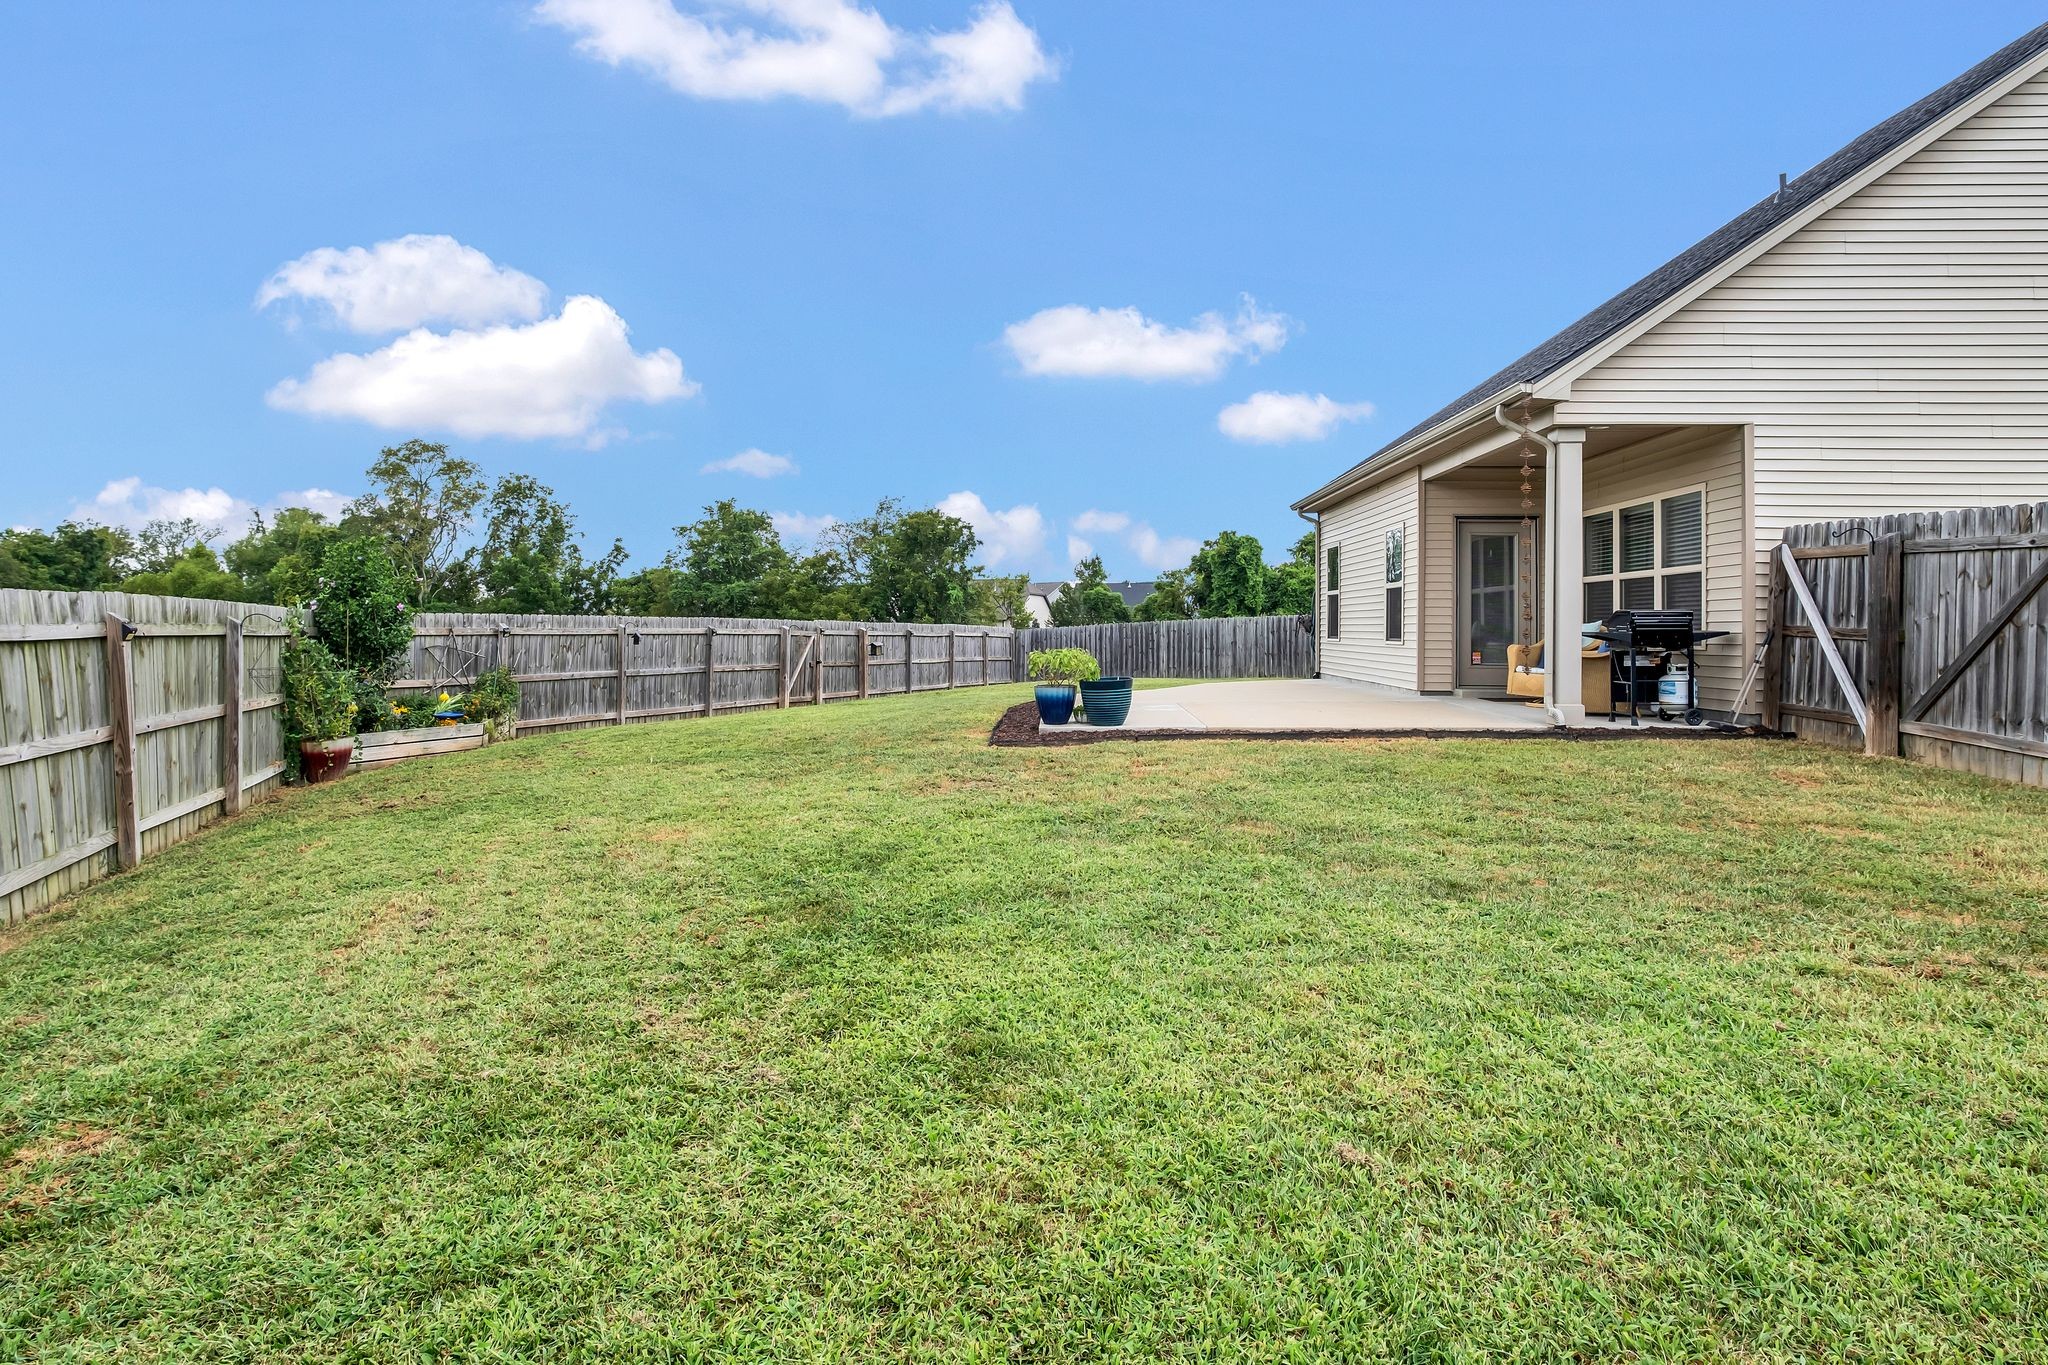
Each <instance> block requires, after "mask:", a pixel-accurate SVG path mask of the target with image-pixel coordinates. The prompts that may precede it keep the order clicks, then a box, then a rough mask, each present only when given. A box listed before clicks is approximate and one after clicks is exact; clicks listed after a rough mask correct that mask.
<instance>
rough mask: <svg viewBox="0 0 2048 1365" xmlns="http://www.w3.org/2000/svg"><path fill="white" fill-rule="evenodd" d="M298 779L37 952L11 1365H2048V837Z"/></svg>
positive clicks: (1873, 766) (1909, 775)
mask: <svg viewBox="0 0 2048 1365" xmlns="http://www.w3.org/2000/svg"><path fill="white" fill-rule="evenodd" d="M1025 695H1026V692H1025V690H1024V689H1022V688H997V689H989V690H986V691H976V692H963V693H953V694H946V695H933V696H926V697H916V698H899V699H891V700H878V701H871V702H864V703H857V704H846V705H839V706H833V707H829V708H826V709H824V710H822V711H812V710H799V711H791V712H787V713H781V714H776V713H768V714H758V715H750V716H739V717H733V718H730V719H721V720H718V721H715V722H710V723H706V722H701V721H687V722H681V723H671V724H661V725H642V726H634V727H630V728H627V729H623V730H613V729H607V730H591V731H583V732H578V733H570V734H563V735H556V736H552V737H540V738H532V739H523V740H520V741H519V742H517V743H514V744H507V745H501V746H497V747H494V748H491V749H488V750H483V751H480V752H475V753H467V754H458V755H452V756H449V757H446V758H442V759H435V760H426V761H420V762H415V763H411V764H407V765H402V766H399V767H396V768H390V769H386V770H383V771H379V772H375V773H371V774H368V775H362V776H357V777H354V778H351V779H350V780H349V781H347V782H346V783H343V784H341V785H339V786H335V787H327V788H319V789H313V790H307V791H298V792H293V793H289V794H287V795H286V796H284V797H282V798H280V799H278V800H276V801H273V802H270V803H268V804H266V805H264V806H262V807H260V808H259V809H257V810H256V811H255V812H253V813H251V814H250V815H248V816H246V817H244V818H241V819H239V820H236V821H233V822H231V823H228V824H225V825H221V826H217V827H215V828H214V829H213V830H211V831H209V832H208V833H206V834H205V835H202V836H201V837H199V838H197V839H195V840H192V841H190V842H188V843H186V844H183V845H181V846H179V847H177V848H176V849H173V850H171V851H169V852H167V853H166V854H164V855H163V856H161V857H159V858H156V859H153V860H152V861H151V862H149V863H147V864H145V866H144V867H143V868H142V869H141V870H140V871H139V872H137V873H134V874H130V875H127V876H123V877H119V878H116V879H114V880H112V881H110V882H107V883H104V884H102V885H101V886H99V887H97V888H94V889H93V890H92V891H91V892H89V893H87V894H85V895H83V896H81V897H79V898H77V899H76V900H75V901H73V902H71V903H70V904H69V905H68V906H67V907H66V908H64V909H61V910H59V911H57V912H55V913H53V914H50V915H48V916H45V917H43V918H42V919H40V920H37V921H34V922H32V923H31V924H30V925H29V926H27V927H26V928H24V929H22V930H18V931H15V932H13V933H11V934H7V935H0V1359H8V1360H12V1359H34V1360H64V1361H122V1362H141V1361H159V1360H188V1359H210V1360H237V1361H239V1360H252V1361H253V1360H278V1361H287V1360H288V1361H295V1362H296V1361H330V1360H333V1361H339V1360H360V1361H373V1360H374V1361H386V1360H412V1359H420V1360H442V1359H459V1360H507V1361H511V1360H540V1359H545V1360H551V1361H554V1360H643V1359H644V1360H699V1359H703V1360H714V1359H731V1358H742V1359H749V1360H764V1361H766V1360H776V1361H787V1360H810V1359H855V1358H858V1359H909V1358H951V1359H961V1360H979V1361H1012V1360H1021V1361H1045V1360H1148V1361H1152V1360H1162V1359H1164V1360H1224V1359H1230V1360H1239V1359H1248V1360H1277V1361H1296V1360H1342V1361H1362V1360H1374V1359H1397V1360H1468V1359H1469V1360H1482V1359H1485V1360H1493V1359H1502V1358H1522V1359H1550V1358H1558V1357H1564V1358H1574V1357H1576V1358H1592V1359H1611V1358H1622V1359H1657V1360H1663V1359H1697V1360H1705V1359H1738V1360H1794V1359H1800V1360H1803V1359H1810V1358H1827V1359H1835V1358H1841V1359H1856V1360H1888V1359H1898V1358H1924V1359H1941V1360H1959V1359H1965V1358H1967V1359H1995V1358H2000V1357H2003V1358H2005V1359H2011V1360H2022V1359H2031V1360H2041V1359H2044V1358H2048V1198H2044V1188H2048V1170H2044V1166H2048V1119H2044V1103H2043V1101H2044V1098H2048V976H2044V973H2048V852H2044V843H2048V792H2042V791H2038V790H2028V789H2023V788H2017V787H2010V786H2003V785H1998V784H1994V783H1990V782H1985V781H1979V780H1976V779H1972V778H1969V777H1965V776H1961V775H1958V774H1953V773H1945V772H1939V771H1934V770H1931V769H1927V768H1919V767H1909V766H1906V765H1903V764H1895V763H1874V762H1868V761H1865V760H1862V759H1858V758H1853V757H1849V756H1845V755H1840V754H1836V753H1832V752H1829V751H1825V750H1820V749H1816V748H1811V747H1807V746H1800V745H1790V744H1767V743H1756V742H1736V743H1710V744H1656V743H1643V744H1564V743H1555V742H1550V741H1537V742H1516V743H1500V742H1493V743H1488V742H1484V741H1465V742H1426V741H1411V742H1400V743H1370V742H1359V743H1294V744H1288V743H1244V742H1213V743H1202V742H1195V743H1173V744H1150V745H1147V744H1106V745H1095V746H1088V747H1082V748H1067V749H1026V750H1016V749H991V748H988V747H986V746H985V745H984V743H983V740H984V738H985V736H986V734H987V731H988V728H989V726H990V725H991V724H992V723H993V721H994V719H995V717H996V715H997V713H998V712H999V711H1000V710H1001V709H1002V708H1003V707H1005V706H1007V705H1009V704H1012V703H1014V702H1016V701H1018V700H1021V699H1022V698H1023V697H1024V696H1025Z"/></svg>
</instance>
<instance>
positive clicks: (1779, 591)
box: [1762, 551, 1792, 730]
mask: <svg viewBox="0 0 2048 1365" xmlns="http://www.w3.org/2000/svg"><path fill="white" fill-rule="evenodd" d="M1791 591H1792V585H1791V584H1790V583H1788V582H1786V581H1785V565H1784V563H1783V561H1782V560H1780V559H1779V557H1778V555H1777V553H1776V552H1775V551H1774V552H1772V554H1771V610H1770V616H1769V618H1768V621H1767V628H1766V633H1767V638H1766V640H1765V642H1764V676H1763V706H1762V716H1763V722H1764V728H1765V729H1766V730H1782V729H1783V728H1784V726H1783V725H1782V724H1781V723H1780V722H1781V721H1783V719H1784V716H1783V715H1782V714H1781V713H1780V712H1779V710H1778V704H1779V702H1780V701H1782V700H1783V699H1784V695H1785V608H1786V605H1787V598H1788V597H1789V596H1790V595H1791Z"/></svg>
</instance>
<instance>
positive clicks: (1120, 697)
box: [1081, 678, 1131, 725]
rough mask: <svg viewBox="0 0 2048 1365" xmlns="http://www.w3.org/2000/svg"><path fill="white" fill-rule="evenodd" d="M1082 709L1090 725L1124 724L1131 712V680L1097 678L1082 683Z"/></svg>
mask: <svg viewBox="0 0 2048 1365" xmlns="http://www.w3.org/2000/svg"><path fill="white" fill-rule="evenodd" d="M1081 709H1082V710H1083V711H1085V712H1087V713H1088V714H1087V720H1088V723H1089V724H1090V725H1122V724H1123V723H1124V717H1126V716H1128V715H1130V714H1131V680H1130V679H1129V678H1097V679H1096V680H1095V681H1094V682H1084V683H1082V684H1081Z"/></svg>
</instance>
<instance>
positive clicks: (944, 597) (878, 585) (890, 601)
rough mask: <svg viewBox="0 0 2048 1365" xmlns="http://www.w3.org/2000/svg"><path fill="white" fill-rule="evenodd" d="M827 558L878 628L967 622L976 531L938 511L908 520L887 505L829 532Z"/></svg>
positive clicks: (893, 504)
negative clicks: (841, 571)
mask: <svg viewBox="0 0 2048 1365" xmlns="http://www.w3.org/2000/svg"><path fill="white" fill-rule="evenodd" d="M823 539H824V542H825V545H824V549H825V551H826V553H829V554H834V555H836V556H837V557H838V559H839V562H840V563H841V564H842V565H843V566H844V568H845V573H846V577H847V579H848V580H849V581H850V582H852V583H854V584H856V585H858V586H857V588H856V591H855V600H856V601H857V603H858V604H859V606H860V608H861V615H862V616H864V617H865V618H866V619H868V620H874V621H913V622H922V623H927V624H936V623H940V622H964V621H966V620H967V613H968V608H969V605H970V603H971V601H972V599H973V593H974V580H975V578H976V577H977V576H978V574H979V573H980V570H979V569H978V568H977V567H976V566H975V564H974V551H975V549H976V548H977V546H978V545H979V543H980V542H979V541H977V540H976V539H975V535H974V528H973V527H972V526H969V525H968V524H967V523H966V522H964V521H962V520H960V518H958V517H953V516H948V515H946V514H945V513H944V512H941V511H939V510H937V509H936V508H929V507H927V508H920V509H919V510H917V511H914V512H905V511H904V510H903V505H902V503H901V501H900V500H898V499H895V498H884V499H883V500H882V501H881V502H880V503H878V504H877V505H876V507H875V510H874V511H873V512H872V513H871V514H869V515H868V516H865V517H862V518H860V519H859V520H857V521H851V522H843V523H841V524H839V525H837V526H834V527H832V528H831V529H830V530H828V531H827V532H826V533H825V536H824V537H823Z"/></svg>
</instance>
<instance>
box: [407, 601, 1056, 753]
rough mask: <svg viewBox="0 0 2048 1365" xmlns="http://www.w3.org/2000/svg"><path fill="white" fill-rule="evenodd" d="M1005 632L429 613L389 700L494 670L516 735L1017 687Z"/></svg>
mask: <svg viewBox="0 0 2048 1365" xmlns="http://www.w3.org/2000/svg"><path fill="white" fill-rule="evenodd" d="M1015 637H1016V632H1014V631H1012V630H1010V629H1009V627H1007V626H953V625H942V626H907V625H894V624H887V623H874V622H849V621H742V620H716V619H711V618H705V617H672V616H668V617H660V616H645V617H633V616H505V615H490V614H482V613H439V614H428V615H421V616H419V617H416V618H414V621H413V642H412V654H411V656H410V658H409V660H408V662H407V664H406V668H405V674H406V676H404V677H402V678H400V679H398V680H397V681H395V682H393V683H392V684H391V687H392V689H393V690H395V691H403V690H410V689H418V688H461V687H467V686H468V685H469V684H470V683H471V682H473V681H474V680H475V679H476V677H477V675H478V674H479V673H482V672H483V671H485V670H487V669H492V668H497V667H500V666H503V667H506V668H509V669H511V670H512V676H513V678H514V679H515V680H516V681H517V682H518V683H519V729H520V731H521V732H522V733H523V732H526V731H530V730H554V729H570V728H574V727H578V726H588V725H623V724H625V723H627V722H629V721H643V720H664V719H671V718H676V717H683V716H708V715H715V714H722V713H725V712H731V711H752V710H759V709H762V708H764V707H785V706H791V705H817V704H821V703H824V702H828V701H840V700H844V699H849V698H854V697H874V696H884V695H887V694H890V693H901V692H932V691H941V690H943V689H946V688H949V687H979V686H982V685H983V684H985V683H999V682H1012V681H1015V680H1016V678H1017V677H1018V676H1020V673H1019V672H1018V671H1017V670H1016V669H1015V668H1014V663H1015V660H1014V654H1015V644H1016V638H1015Z"/></svg>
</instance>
